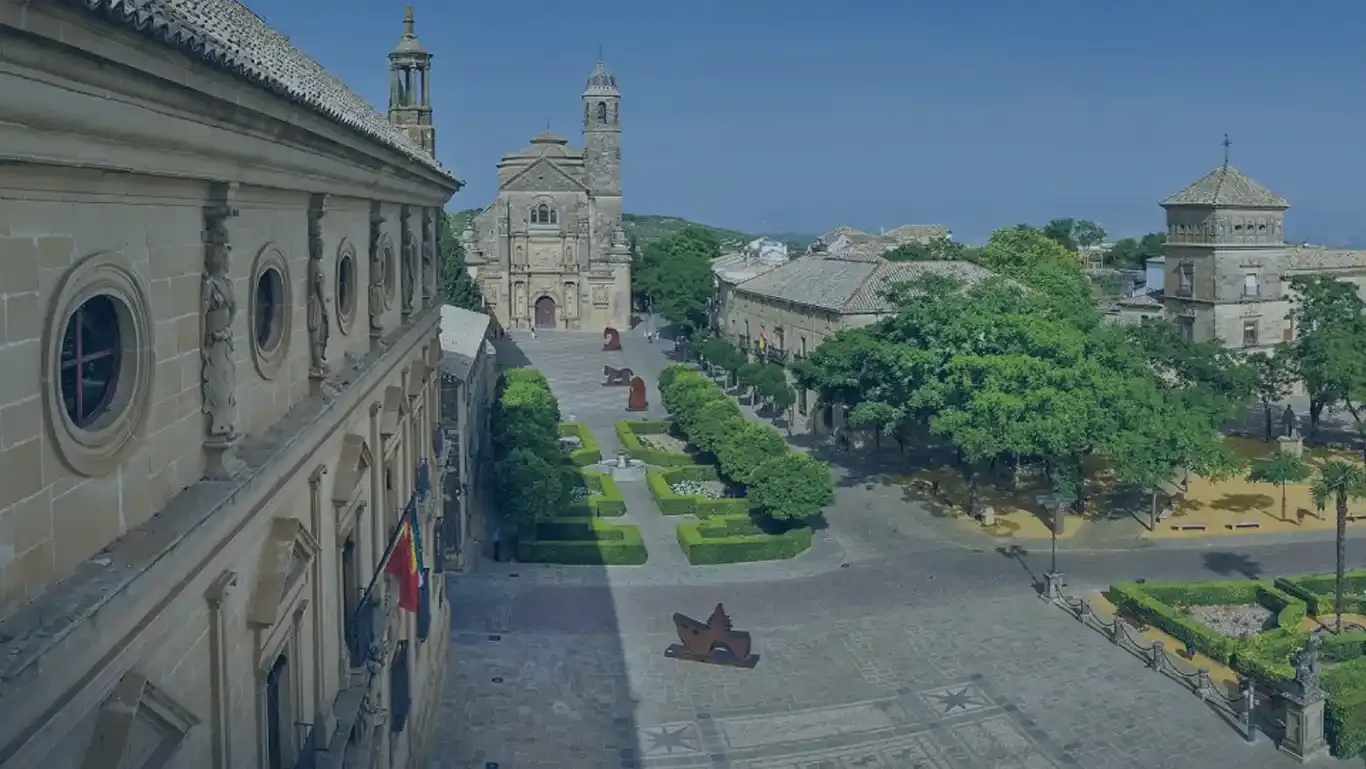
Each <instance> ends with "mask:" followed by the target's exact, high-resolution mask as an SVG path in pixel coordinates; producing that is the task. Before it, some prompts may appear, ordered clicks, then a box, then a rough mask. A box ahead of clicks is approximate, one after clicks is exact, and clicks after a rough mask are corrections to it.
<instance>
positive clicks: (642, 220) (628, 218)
mask: <svg viewBox="0 0 1366 769" xmlns="http://www.w3.org/2000/svg"><path fill="white" fill-rule="evenodd" d="M482 210H483V209H479V208H468V209H465V210H464V211H454V212H452V213H451V214H450V218H451V230H452V231H454V232H456V233H459V232H460V231H461V230H463V229H465V225H466V224H467V223H468V222H469V221H470V220H471V219H473V218H474V217H475V215H476V214H478V213H479V212H480V211H482ZM621 219H622V224H624V225H625V226H626V231H627V232H629V233H630V234H631V235H632V236H633V237H634V238H635V239H636V242H637V243H638V244H640V245H645V244H647V243H650V242H652V241H656V240H659V239H660V238H665V237H668V236H669V235H672V234H674V233H675V232H678V231H679V230H681V229H683V228H684V227H700V228H702V229H704V230H708V231H710V232H711V233H712V234H713V235H715V236H716V239H717V240H718V241H720V242H721V245H722V247H734V246H739V245H742V244H744V243H748V242H750V241H751V240H754V239H755V238H757V237H760V235H756V234H750V233H745V232H740V231H739V230H729V229H726V228H725V227H712V226H709V225H706V224H699V223H697V222H690V221H688V220H687V219H680V218H678V217H676V216H660V215H658V214H622V215H621ZM764 237H769V238H773V239H774V240H780V241H782V242H784V243H786V244H787V247H788V248H790V249H795V250H803V249H805V248H806V247H807V246H809V245H811V243H812V241H814V240H815V239H816V236H815V235H805V234H800V233H793V232H780V233H772V234H768V235H764Z"/></svg>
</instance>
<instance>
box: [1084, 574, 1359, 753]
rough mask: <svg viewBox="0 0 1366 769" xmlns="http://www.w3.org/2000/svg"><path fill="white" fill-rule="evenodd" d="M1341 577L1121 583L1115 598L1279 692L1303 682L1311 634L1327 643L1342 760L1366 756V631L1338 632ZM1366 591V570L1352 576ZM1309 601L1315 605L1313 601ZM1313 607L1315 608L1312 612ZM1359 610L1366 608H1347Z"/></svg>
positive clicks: (1333, 727) (1331, 725)
mask: <svg viewBox="0 0 1366 769" xmlns="http://www.w3.org/2000/svg"><path fill="white" fill-rule="evenodd" d="M1333 581H1334V577H1333V575H1321V576H1312V577H1299V578H1289V579H1287V578H1280V579H1276V580H1229V581H1219V582H1168V583H1152V582H1149V583H1132V582H1131V583H1117V584H1114V585H1111V586H1110V590H1109V592H1108V594H1107V597H1108V598H1109V600H1110V601H1111V602H1112V603H1113V604H1114V605H1115V608H1116V609H1117V610H1118V611H1119V612H1120V614H1122V615H1123V616H1125V617H1128V618H1129V619H1130V620H1131V621H1135V622H1138V623H1141V624H1145V625H1151V626H1153V627H1155V628H1157V629H1158V630H1161V631H1162V632H1164V633H1166V634H1167V635H1169V636H1171V637H1172V638H1174V639H1176V640H1177V641H1178V642H1180V643H1190V644H1191V645H1192V646H1194V648H1195V649H1196V650H1197V651H1199V652H1200V653H1202V654H1204V655H1205V656H1206V657H1209V658H1210V659H1211V660H1213V661H1215V662H1217V663H1219V664H1221V665H1226V666H1228V667H1229V668H1231V669H1232V670H1235V671H1237V672H1238V673H1241V674H1243V675H1246V676H1249V677H1251V678H1252V679H1254V680H1256V681H1258V682H1259V683H1260V684H1262V685H1263V686H1266V687H1268V688H1270V689H1272V690H1282V689H1283V688H1284V687H1285V686H1286V685H1287V684H1288V683H1289V682H1290V681H1291V680H1292V679H1294V677H1295V670H1294V667H1293V665H1292V661H1291V660H1292V656H1293V655H1294V654H1295V653H1296V651H1298V650H1299V649H1301V648H1303V647H1304V646H1305V644H1306V643H1307V641H1308V639H1309V635H1310V634H1311V633H1315V632H1317V633H1318V634H1319V638H1320V640H1321V641H1322V647H1321V648H1320V650H1319V659H1320V661H1321V663H1322V665H1323V667H1322V674H1321V680H1322V685H1323V689H1324V691H1326V692H1327V694H1328V702H1327V707H1326V714H1325V717H1324V722H1325V723H1324V726H1325V732H1326V735H1327V738H1328V743H1329V746H1330V748H1331V749H1332V751H1333V754H1334V755H1335V756H1338V757H1340V758H1349V757H1354V756H1357V755H1360V754H1362V753H1363V752H1366V630H1362V629H1359V626H1352V627H1351V628H1350V629H1346V630H1344V631H1343V632H1341V633H1330V632H1326V628H1329V627H1333V608H1332V607H1333V598H1332V597H1331V595H1326V594H1324V593H1322V592H1320V591H1322V590H1323V589H1325V588H1326V589H1327V591H1328V593H1329V594H1331V593H1332V585H1333ZM1349 584H1354V585H1357V586H1366V572H1355V573H1352V574H1349ZM1306 597H1308V598H1309V599H1310V600H1308V601H1307V600H1305V599H1306ZM1311 606H1312V611H1311ZM1347 608H1350V609H1351V610H1352V611H1353V612H1355V611H1359V610H1360V608H1361V607H1359V606H1357V605H1356V604H1353V605H1352V606H1350V607H1345V609H1344V610H1347Z"/></svg>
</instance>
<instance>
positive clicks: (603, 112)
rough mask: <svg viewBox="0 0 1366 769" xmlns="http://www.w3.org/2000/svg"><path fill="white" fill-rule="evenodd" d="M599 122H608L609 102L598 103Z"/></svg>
mask: <svg viewBox="0 0 1366 769" xmlns="http://www.w3.org/2000/svg"><path fill="white" fill-rule="evenodd" d="M598 122H599V123H606V122H607V102H605V101H600V102H598Z"/></svg>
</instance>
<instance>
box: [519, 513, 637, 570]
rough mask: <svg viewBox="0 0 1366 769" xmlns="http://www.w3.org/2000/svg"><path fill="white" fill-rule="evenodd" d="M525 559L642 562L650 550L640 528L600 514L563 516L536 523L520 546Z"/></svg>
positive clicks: (573, 562) (587, 563)
mask: <svg viewBox="0 0 1366 769" xmlns="http://www.w3.org/2000/svg"><path fill="white" fill-rule="evenodd" d="M517 558H518V559H519V560H521V561H524V562H526V563H559V564H571V565H584V566H639V565H641V564H643V563H645V561H646V559H647V558H648V554H647V553H646V551H645V542H644V541H643V540H642V539H641V536H640V529H639V528H638V527H636V526H631V525H628V524H620V523H610V522H608V521H604V520H602V519H600V518H570V517H565V518H560V519H557V520H554V521H542V522H539V523H537V524H536V525H535V530H534V531H533V532H532V537H531V539H529V540H524V541H522V542H521V543H520V544H519V546H518V548H517Z"/></svg>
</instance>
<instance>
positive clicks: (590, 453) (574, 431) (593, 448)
mask: <svg viewBox="0 0 1366 769" xmlns="http://www.w3.org/2000/svg"><path fill="white" fill-rule="evenodd" d="M560 437H561V438H578V439H579V447H578V448H577V449H574V450H573V451H570V452H569V461H570V462H572V463H574V466H575V467H587V466H588V465H595V464H597V463H599V462H601V461H602V450H601V449H599V448H598V441H597V439H596V438H594V437H593V431H592V430H589V429H588V425H586V424H584V423H583V422H561V423H560Z"/></svg>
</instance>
